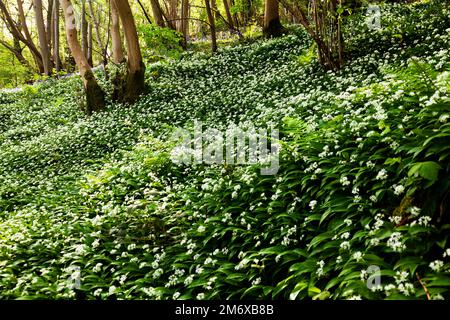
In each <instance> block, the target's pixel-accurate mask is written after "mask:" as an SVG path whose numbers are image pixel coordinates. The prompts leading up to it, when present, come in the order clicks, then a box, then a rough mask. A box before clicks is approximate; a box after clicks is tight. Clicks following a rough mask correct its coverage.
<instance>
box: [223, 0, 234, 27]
mask: <svg viewBox="0 0 450 320" xmlns="http://www.w3.org/2000/svg"><path fill="white" fill-rule="evenodd" d="M223 6H224V8H225V13H226V15H227V21H228V25H229V27H230V32H231V33H234V22H233V17H232V16H231V11H230V6H229V4H228V0H223Z"/></svg>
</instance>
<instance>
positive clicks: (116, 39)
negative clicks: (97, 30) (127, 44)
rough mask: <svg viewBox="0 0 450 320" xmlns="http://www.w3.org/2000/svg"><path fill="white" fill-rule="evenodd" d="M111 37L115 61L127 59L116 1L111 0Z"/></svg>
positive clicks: (118, 62) (120, 61) (117, 62)
mask: <svg viewBox="0 0 450 320" xmlns="http://www.w3.org/2000/svg"><path fill="white" fill-rule="evenodd" d="M111 39H112V57H113V62H114V63H116V64H120V63H122V62H124V61H125V55H124V53H123V47H122V38H121V37H120V20H119V12H118V11H117V7H116V3H115V2H114V0H111Z"/></svg>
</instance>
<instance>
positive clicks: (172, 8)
mask: <svg viewBox="0 0 450 320" xmlns="http://www.w3.org/2000/svg"><path fill="white" fill-rule="evenodd" d="M177 8H178V0H169V20H171V21H172V25H173V29H174V30H176V31H180V30H179V28H178V25H179V23H178V22H179V21H178V20H177V19H178V15H177Z"/></svg>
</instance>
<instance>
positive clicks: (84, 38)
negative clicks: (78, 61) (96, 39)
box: [81, 0, 88, 58]
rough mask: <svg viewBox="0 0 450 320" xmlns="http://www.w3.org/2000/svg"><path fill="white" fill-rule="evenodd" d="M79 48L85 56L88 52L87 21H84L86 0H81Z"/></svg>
mask: <svg viewBox="0 0 450 320" xmlns="http://www.w3.org/2000/svg"><path fill="white" fill-rule="evenodd" d="M81 49H82V50H83V54H84V55H85V57H86V58H87V54H88V23H87V21H86V0H82V1H81Z"/></svg>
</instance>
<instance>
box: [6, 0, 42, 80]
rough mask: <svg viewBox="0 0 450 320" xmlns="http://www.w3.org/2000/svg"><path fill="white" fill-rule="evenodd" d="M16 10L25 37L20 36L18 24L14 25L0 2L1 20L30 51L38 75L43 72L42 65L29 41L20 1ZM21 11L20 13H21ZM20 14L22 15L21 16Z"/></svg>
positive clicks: (35, 48)
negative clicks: (17, 10)
mask: <svg viewBox="0 0 450 320" xmlns="http://www.w3.org/2000/svg"><path fill="white" fill-rule="evenodd" d="M17 4H18V9H19V18H20V25H21V26H22V29H23V30H24V33H25V36H24V35H23V34H22V32H21V31H20V30H19V28H18V25H19V24H18V23H16V22H15V21H14V20H13V19H12V17H11V15H10V14H9V11H8V9H7V8H6V5H5V3H4V2H3V1H2V0H0V11H1V12H2V13H3V15H1V19H2V20H3V21H4V23H5V25H6V27H7V28H8V30H9V32H10V33H11V35H12V36H13V37H14V38H16V39H18V40H19V41H21V42H22V43H24V44H25V45H26V46H27V47H28V49H30V51H31V54H32V55H33V58H34V60H35V62H36V66H37V67H38V70H39V73H43V72H44V65H43V63H42V57H41V53H40V52H39V50H38V49H37V47H36V45H35V44H34V42H33V40H32V39H31V35H30V33H29V31H28V27H27V24H26V20H25V15H24V14H23V8H22V2H21V0H18V1H17ZM21 9H22V11H21ZM21 12H22V14H21Z"/></svg>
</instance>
